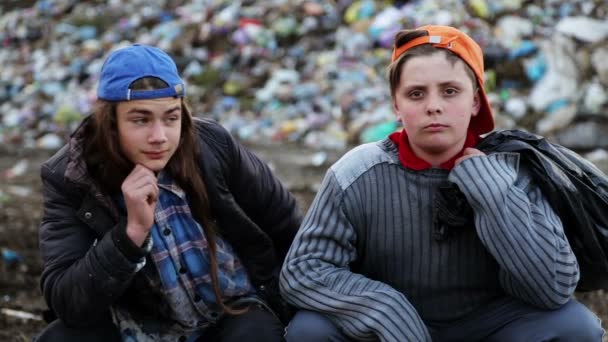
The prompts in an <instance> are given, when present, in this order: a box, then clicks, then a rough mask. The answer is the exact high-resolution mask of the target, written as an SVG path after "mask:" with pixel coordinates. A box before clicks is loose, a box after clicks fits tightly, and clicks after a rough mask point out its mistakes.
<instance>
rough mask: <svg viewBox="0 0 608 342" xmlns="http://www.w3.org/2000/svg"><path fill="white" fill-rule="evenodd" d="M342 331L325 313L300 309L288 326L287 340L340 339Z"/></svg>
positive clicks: (303, 341)
mask: <svg viewBox="0 0 608 342" xmlns="http://www.w3.org/2000/svg"><path fill="white" fill-rule="evenodd" d="M341 335H342V333H340V331H339V330H338V328H337V327H336V326H335V325H334V324H333V323H332V321H330V320H329V319H328V318H327V317H325V316H324V315H322V314H320V313H317V312H313V311H305V310H302V311H298V312H297V313H296V315H295V316H294V317H293V319H292V320H291V322H289V325H288V326H287V332H286V334H285V340H286V341H287V342H309V341H334V340H335V341H339V340H342V338H341Z"/></svg>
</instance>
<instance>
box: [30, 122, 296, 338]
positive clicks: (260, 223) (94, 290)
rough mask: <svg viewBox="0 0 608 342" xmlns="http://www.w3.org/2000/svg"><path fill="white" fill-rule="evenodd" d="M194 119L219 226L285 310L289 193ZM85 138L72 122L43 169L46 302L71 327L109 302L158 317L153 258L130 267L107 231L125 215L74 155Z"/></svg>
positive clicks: (270, 298)
mask: <svg viewBox="0 0 608 342" xmlns="http://www.w3.org/2000/svg"><path fill="white" fill-rule="evenodd" d="M86 121H87V120H85V122H84V123H83V125H86ZM195 127H196V132H197V136H198V139H197V140H198V141H199V144H200V146H199V147H200V149H199V150H200V151H201V156H200V162H199V165H200V168H201V171H202V174H203V180H204V182H205V185H206V187H207V191H208V195H209V201H210V205H211V209H212V214H213V216H214V217H213V219H214V220H215V221H216V223H217V225H218V228H219V234H220V235H222V237H223V238H224V239H225V240H226V241H228V242H229V243H230V244H231V245H232V246H233V247H234V250H235V251H236V253H237V254H238V255H239V257H240V259H241V261H242V262H243V264H244V265H245V267H246V269H247V271H248V274H249V275H250V278H251V280H252V282H253V284H254V285H255V286H256V288H257V289H258V293H259V294H260V295H261V296H262V297H263V298H264V299H266V301H267V302H268V303H269V304H270V306H271V307H272V308H273V309H274V310H275V312H277V313H278V314H279V315H280V314H281V313H282V312H283V311H284V310H285V309H286V308H285V306H284V303H283V302H282V301H281V300H280V296H279V292H278V286H277V275H278V270H279V269H280V267H281V264H282V262H283V259H284V257H285V254H286V253H287V250H288V249H289V246H290V245H291V242H292V240H293V238H294V236H295V234H296V232H297V229H298V228H299V225H300V223H301V214H300V212H299V210H298V207H297V205H296V202H295V199H294V197H293V196H292V195H291V194H290V193H289V192H288V191H287V190H286V189H285V188H284V187H283V185H282V184H281V183H280V181H279V180H278V179H277V178H276V177H275V176H274V175H273V174H272V172H271V171H270V169H269V168H268V166H267V165H266V164H265V163H264V162H262V161H261V160H260V159H258V158H257V157H256V156H255V155H254V154H252V153H251V152H249V151H248V150H247V149H246V148H244V147H243V146H242V145H240V144H239V143H237V142H236V141H235V140H233V138H232V137H231V136H230V135H229V134H228V132H227V131H226V130H225V129H224V128H223V127H221V126H220V125H219V124H217V123H215V122H213V121H210V120H198V119H197V120H195ZM81 129H82V127H81ZM79 133H80V136H79ZM83 138H84V137H82V133H81V130H80V129H79V130H77V131H76V132H75V133H74V135H73V136H72V139H71V143H70V144H68V145H66V146H64V147H63V148H62V149H61V150H59V151H58V152H57V153H56V154H55V155H54V156H53V157H51V158H50V159H49V160H48V161H46V162H45V163H44V164H43V165H42V167H41V177H42V181H43V195H44V213H43V218H42V223H41V227H40V234H39V243H40V252H41V256H42V259H43V271H42V276H41V280H40V281H41V287H42V292H43V294H44V297H45V299H46V302H47V304H48V305H49V307H50V308H51V309H52V310H53V311H54V312H55V313H56V315H57V316H58V317H59V318H61V319H62V320H63V321H64V323H65V324H66V325H68V326H74V327H86V326H92V325H95V323H96V322H98V321H99V320H100V319H107V318H108V317H109V316H108V312H109V310H108V309H109V307H110V306H111V305H113V304H118V305H124V306H126V307H128V308H130V309H133V310H138V311H140V312H141V313H142V314H144V315H150V316H155V315H158V316H161V317H162V313H164V312H167V311H166V309H165V308H164V307H163V306H164V305H165V304H164V302H163V300H162V298H160V296H159V295H158V291H155V290H154V287H155V284H154V279H158V276H154V273H155V272H156V270H155V268H154V265H153V262H152V261H151V260H148V262H147V263H146V266H145V267H144V268H143V269H142V270H141V271H139V272H135V269H134V264H133V262H132V261H129V260H128V259H127V257H125V255H124V254H123V253H122V252H120V250H119V249H118V247H117V245H116V239H113V238H112V235H113V234H111V232H112V231H113V230H117V229H122V230H124V229H125V220H124V218H121V217H118V216H117V215H116V214H115V213H116V210H115V209H114V210H113V208H111V207H112V205H113V204H112V203H111V201H108V200H107V198H106V200H104V196H103V195H102V194H100V193H99V192H97V191H95V186H94V184H92V182H91V181H90V178H87V177H86V176H87V175H88V174H87V173H86V171H83V168H82V165H83V163H80V164H79V163H74V160H78V159H79V158H82V156H81V155H79V153H81V152H79V151H80V149H79V148H75V146H74V145H75V144H78V143H79V139H83ZM74 165H80V170H77V172H76V173H80V174H82V175H84V177H79V178H77V179H74V177H67V176H66V175H67V173H70V172H72V173H74V169H75V168H76V169H77V168H78V167H74ZM66 172H67V173H66ZM113 213H114V214H113Z"/></svg>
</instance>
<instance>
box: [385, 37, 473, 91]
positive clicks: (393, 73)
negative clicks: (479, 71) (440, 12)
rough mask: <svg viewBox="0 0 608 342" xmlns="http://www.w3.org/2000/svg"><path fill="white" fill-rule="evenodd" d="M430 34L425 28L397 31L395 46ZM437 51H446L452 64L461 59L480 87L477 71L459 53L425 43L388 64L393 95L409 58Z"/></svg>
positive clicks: (470, 76)
mask: <svg viewBox="0 0 608 342" xmlns="http://www.w3.org/2000/svg"><path fill="white" fill-rule="evenodd" d="M428 35H429V33H428V32H427V31H424V30H407V29H404V30H401V31H399V32H397V34H395V42H394V45H393V48H395V49H397V48H399V47H400V46H403V45H405V44H407V43H408V42H409V41H411V40H414V39H416V38H418V37H422V36H428ZM435 53H444V54H445V56H446V58H447V59H448V61H450V62H451V63H452V64H454V63H456V62H457V61H461V62H462V63H463V64H464V66H465V71H466V73H467V76H469V78H470V79H471V82H473V89H478V88H479V85H478V84H477V78H476V77H475V73H474V72H473V70H472V69H471V67H469V65H468V64H467V63H465V62H464V61H463V60H462V59H460V57H458V56H457V55H455V54H454V53H452V52H451V51H450V50H447V49H441V48H436V47H434V46H433V45H430V44H423V45H418V46H415V47H413V48H411V49H408V50H407V51H406V52H404V53H403V54H402V55H401V56H399V58H397V60H396V61H394V62H392V63H391V64H390V65H389V66H388V68H387V71H386V74H387V77H388V80H389V84H390V87H391V96H392V97H395V91H397V87H398V86H399V82H401V69H403V65H404V64H405V62H406V61H407V60H409V59H410V58H412V57H417V56H430V55H432V54H435Z"/></svg>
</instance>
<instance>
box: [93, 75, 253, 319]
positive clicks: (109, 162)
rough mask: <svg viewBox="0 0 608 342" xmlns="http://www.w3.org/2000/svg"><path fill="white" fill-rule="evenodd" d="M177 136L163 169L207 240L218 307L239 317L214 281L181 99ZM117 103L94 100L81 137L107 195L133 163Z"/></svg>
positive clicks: (209, 225) (148, 82) (209, 230)
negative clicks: (122, 138) (181, 193)
mask: <svg viewBox="0 0 608 342" xmlns="http://www.w3.org/2000/svg"><path fill="white" fill-rule="evenodd" d="M166 87H167V84H166V83H165V82H164V81H162V80H160V79H158V78H154V77H144V78H141V79H139V80H137V81H135V82H133V84H131V87H130V88H131V89H132V90H151V89H162V88H166ZM181 105H182V115H181V137H180V141H179V146H178V147H177V150H176V151H175V154H174V155H173V156H172V157H171V159H170V160H169V162H168V163H167V165H166V166H165V170H166V171H167V172H169V174H170V175H171V176H172V177H173V179H174V180H175V181H176V182H177V184H179V186H180V187H181V188H182V189H183V190H184V191H185V192H186V195H187V198H188V200H189V206H190V211H191V212H192V216H193V217H194V219H195V220H196V221H197V222H199V223H200V225H201V226H202V228H203V231H204V233H205V237H206V238H207V244H208V247H209V263H210V271H211V284H212V287H213V292H214V294H215V299H216V302H217V303H218V305H219V306H220V308H221V309H222V310H223V311H225V312H226V313H229V314H240V313H243V312H244V311H245V310H236V309H233V308H230V307H229V306H227V305H226V304H224V302H223V300H222V294H221V290H220V286H219V280H218V264H217V245H216V243H215V241H216V236H217V230H216V229H217V227H216V226H215V224H214V222H213V220H212V219H211V207H210V206H209V197H208V194H207V188H206V186H205V183H204V182H203V178H202V175H201V171H200V168H199V165H198V161H199V147H198V142H197V141H196V138H195V131H194V130H195V128H194V122H193V119H192V115H191V113H190V109H189V108H188V105H187V103H186V101H185V100H184V98H182V100H181ZM116 107H117V102H109V101H104V100H97V103H96V107H95V111H94V114H93V117H92V122H91V124H90V125H89V126H88V127H87V131H86V132H85V136H87V137H90V138H88V139H85V146H84V158H85V161H86V163H87V168H88V170H89V172H90V173H91V175H92V176H93V178H94V179H96V180H97V181H98V182H99V184H100V187H101V189H102V191H104V192H105V193H107V194H115V193H118V192H119V191H121V190H120V188H121V185H122V182H123V181H124V180H125V178H126V177H127V176H128V175H129V173H130V172H131V170H133V167H134V166H135V165H134V164H133V162H131V161H130V160H129V159H127V158H126V157H125V155H124V154H123V153H122V150H121V148H120V142H119V139H118V128H117V124H116V120H117V119H116Z"/></svg>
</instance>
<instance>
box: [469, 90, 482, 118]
mask: <svg viewBox="0 0 608 342" xmlns="http://www.w3.org/2000/svg"><path fill="white" fill-rule="evenodd" d="M479 109H481V96H479V90H477V91H476V92H475V95H473V108H472V109H471V116H477V114H479Z"/></svg>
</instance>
